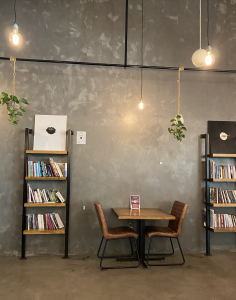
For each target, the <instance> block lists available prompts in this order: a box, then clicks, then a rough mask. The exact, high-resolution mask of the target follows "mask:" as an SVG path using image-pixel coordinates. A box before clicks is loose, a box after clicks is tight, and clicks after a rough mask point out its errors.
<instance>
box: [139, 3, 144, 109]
mask: <svg viewBox="0 0 236 300" xmlns="http://www.w3.org/2000/svg"><path fill="white" fill-rule="evenodd" d="M141 64H142V66H143V0H142V44H141ZM140 90H141V99H140V102H139V109H143V100H142V98H143V68H141V89H140Z"/></svg>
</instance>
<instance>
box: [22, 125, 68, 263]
mask: <svg viewBox="0 0 236 300" xmlns="http://www.w3.org/2000/svg"><path fill="white" fill-rule="evenodd" d="M33 134H34V132H33V130H32V129H29V128H25V151H24V186H23V211H22V242H21V259H25V258H26V257H25V248H26V245H25V244H26V236H27V235H38V234H42V235H44V234H47V235H48V234H56V235H58V234H59V235H65V249H64V257H63V258H68V243H69V217H70V214H69V210H70V168H71V166H70V161H71V142H72V135H73V131H72V130H71V129H68V130H67V131H66V137H67V151H41V150H30V149H29V144H30V135H32V136H33ZM29 155H30V156H34V155H37V156H42V157H45V155H50V156H51V155H53V156H61V155H65V156H66V157H67V160H66V162H67V177H28V176H26V175H27V164H28V156H29ZM30 180H34V181H38V180H39V181H41V180H43V181H49V182H50V181H51V180H55V181H58V182H60V181H62V180H63V181H66V202H65V203H45V202H44V203H27V182H28V181H30ZM48 184H49V183H48ZM29 207H30V208H31V209H32V208H35V209H36V210H38V209H39V208H41V207H44V208H45V207H50V208H52V207H54V208H57V207H59V208H65V210H66V211H65V223H64V225H65V228H62V229H57V230H47V229H44V230H38V229H30V230H28V229H26V211H27V208H29Z"/></svg>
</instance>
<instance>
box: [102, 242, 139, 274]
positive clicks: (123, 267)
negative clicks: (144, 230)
mask: <svg viewBox="0 0 236 300" xmlns="http://www.w3.org/2000/svg"><path fill="white" fill-rule="evenodd" d="M133 239H134V244H135V248H136V253H137V260H138V265H136V266H128V267H126V266H121V267H103V266H102V262H103V259H104V258H107V257H106V256H104V254H105V250H106V247H107V243H108V241H110V240H107V239H106V242H105V246H104V249H103V252H102V256H101V261H100V267H101V269H102V270H104V269H131V268H138V267H139V265H140V259H139V254H138V247H137V242H136V240H135V238H133ZM99 250H100V249H99ZM108 258H111V257H108ZM113 258H116V256H115V257H113Z"/></svg>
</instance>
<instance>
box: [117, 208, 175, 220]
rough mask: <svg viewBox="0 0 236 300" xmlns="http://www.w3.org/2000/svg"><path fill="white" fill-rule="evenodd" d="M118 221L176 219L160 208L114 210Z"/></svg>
mask: <svg viewBox="0 0 236 300" xmlns="http://www.w3.org/2000/svg"><path fill="white" fill-rule="evenodd" d="M112 209H113V211H114V212H115V214H116V215H117V217H118V219H125V220H131V219H134V220H175V217H174V216H172V215H170V214H168V213H166V212H165V211H163V210H161V209H159V208H140V209H130V208H120V207H116V208H112Z"/></svg>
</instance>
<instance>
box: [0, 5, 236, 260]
mask: <svg viewBox="0 0 236 300" xmlns="http://www.w3.org/2000/svg"><path fill="white" fill-rule="evenodd" d="M11 2H12V3H10V1H3V0H0V7H1V13H0V24H1V30H0V41H1V42H0V56H8V57H9V56H14V57H23V58H40V59H59V60H60V59H61V60H76V61H89V62H104V63H123V59H124V12H125V1H124V0H116V1H115V0H114V1H112V0H94V1H92V0H80V1H75V0H71V1H69V0H47V1H46V0H44V1H17V23H18V25H19V29H20V32H21V33H22V36H23V40H24V42H23V45H22V48H21V49H20V50H18V51H16V50H15V49H13V47H12V46H10V45H9V43H8V40H7V36H8V33H9V30H11V27H12V25H13V22H14V13H13V1H11ZM210 2H211V3H210V13H211V20H210V41H211V45H212V47H213V48H214V50H215V53H216V64H215V66H214V67H215V68H219V69H236V53H235V38H236V33H235V24H236V17H235V12H236V1H233V0H231V1H223V0H222V1H215V0H214V1H210ZM129 3H130V4H129V45H128V63H130V64H140V62H141V59H140V57H141V56H140V53H141V52H140V47H141V31H140V30H141V1H140V0H130V1H129ZM202 6H203V13H202V14H203V21H202V23H203V24H202V48H205V47H206V46H207V42H206V1H203V4H202ZM198 48H199V1H189V0H182V1H181V0H178V1H173V0H172V1H170V0H164V1H160V0H152V1H145V6H144V63H145V64H149V65H163V66H176V67H179V66H184V67H193V65H192V63H191V56H192V54H193V52H194V51H195V50H197V49H198ZM12 67H13V66H12V63H10V62H5V61H0V91H1V92H2V91H4V92H9V93H10V92H11V90H12V72H13V69H12ZM16 72H17V76H16V78H17V81H16V91H17V95H18V96H19V97H25V98H26V99H27V100H28V101H29V102H30V106H29V107H28V109H27V113H26V115H25V118H24V119H23V120H21V121H20V124H19V125H18V126H12V125H11V124H10V123H9V121H8V120H7V119H8V118H7V114H6V109H5V108H4V107H1V109H0V124H1V130H0V139H1V151H0V202H1V209H0V254H16V255H17V253H18V252H19V251H20V245H21V214H22V187H23V149H24V128H25V127H29V128H33V125H34V115H35V114H60V115H61V114H62V115H67V116H68V128H71V129H73V130H74V131H75V133H76V131H77V130H83V131H86V132H87V144H86V145H76V138H75V137H74V138H73V147H72V148H73V155H72V163H73V165H72V173H71V177H72V181H71V213H70V216H71V223H70V224H71V227H70V248H69V249H70V253H95V252H96V251H97V248H98V245H99V241H100V238H101V233H100V229H99V224H98V221H97V217H96V215H95V211H94V207H93V202H94V201H95V200H99V201H100V202H101V203H102V204H103V207H104V210H105V213H106V216H107V221H108V224H109V226H118V225H121V224H124V225H126V224H129V222H125V221H124V222H121V221H118V220H117V218H116V216H115V215H114V213H113V212H112V211H111V207H123V206H126V207H128V205H129V196H130V195H131V194H138V195H140V197H141V206H142V207H160V208H162V209H164V210H167V211H170V209H171V206H172V203H173V201H174V200H176V199H177V200H180V201H183V202H186V203H188V204H189V210H188V213H187V216H186V220H185V223H184V227H183V233H182V236H181V242H182V246H183V249H184V251H193V252H194V251H204V249H205V248H204V247H205V231H204V229H203V228H202V225H201V211H202V208H203V203H202V202H203V199H202V180H201V153H202V147H201V141H200V138H199V135H200V134H201V133H205V132H206V131H207V121H208V120H235V91H236V88H235V79H236V76H235V75H232V74H231V75H230V74H229V75H228V74H216V73H202V72H201V73H200V72H199V73H196V72H187V71H186V72H182V74H181V113H182V114H183V116H184V119H185V125H186V127H187V129H188V131H187V134H186V139H185V140H184V141H183V142H182V143H179V142H178V141H176V140H174V139H173V137H172V136H171V135H170V134H169V133H168V131H167V128H168V126H169V124H170V122H169V121H170V119H171V118H172V117H174V115H175V114H176V113H177V98H178V97H177V95H178V87H177V82H176V80H177V76H178V72H177V71H157V70H144V72H143V78H144V81H143V102H144V109H143V110H142V111H141V110H139V109H138V103H139V101H140V70H137V69H126V70H125V69H118V68H105V67H100V68H95V67H80V66H73V65H59V64H58V65H55V64H51V65H50V64H44V63H23V62H17V70H16ZM160 162H162V164H160ZM35 185H36V186H40V187H41V186H43V185H42V184H41V183H40V184H38V185H37V183H36V184H35ZM47 185H49V186H50V183H47ZM227 187H229V185H227ZM231 188H235V187H234V186H231ZM62 189H65V186H63V184H62ZM83 205H85V206H86V210H85V211H83V209H82V208H83ZM59 211H60V210H59ZM230 212H235V210H234V209H231V210H230ZM60 213H61V214H62V215H63V211H62V210H61V211H60ZM154 223H155V222H154ZM134 226H135V224H134ZM156 245H157V244H156ZM26 247H27V248H26V249H27V252H28V253H32V254H36V253H63V237H62V236H30V237H27V243H26ZM121 248H122V243H120V242H117V243H116V244H114V247H113V249H112V248H110V251H114V250H119V249H121ZM212 249H227V250H233V251H235V234H221V233H219V234H214V235H212Z"/></svg>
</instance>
